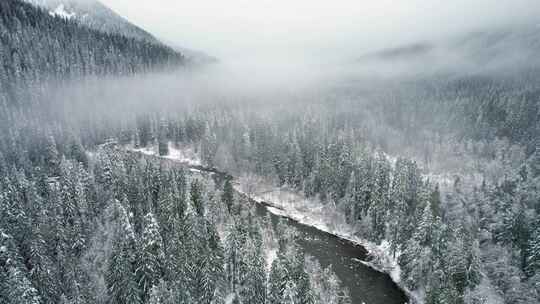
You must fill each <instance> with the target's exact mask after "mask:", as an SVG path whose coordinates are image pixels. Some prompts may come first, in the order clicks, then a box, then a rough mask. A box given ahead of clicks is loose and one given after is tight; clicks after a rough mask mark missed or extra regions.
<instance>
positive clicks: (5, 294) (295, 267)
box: [0, 0, 350, 304]
mask: <svg viewBox="0 0 540 304" xmlns="http://www.w3.org/2000/svg"><path fill="white" fill-rule="evenodd" d="M0 14H1V23H0V33H1V47H2V48H1V53H0V55H1V56H2V65H1V66H0V67H1V70H0V72H1V81H0V88H1V91H0V93H1V94H0V98H1V101H2V103H1V105H2V107H1V108H2V110H1V114H0V124H1V129H2V132H1V135H0V180H1V182H0V303H20V304H23V303H25V304H26V303H32V304H37V303H130V304H132V303H208V304H210V303H225V302H226V303H231V302H233V303H264V302H268V303H276V304H277V303H285V302H286V303H321V304H322V303H325V304H326V303H336V304H338V303H345V304H346V303H349V302H350V300H349V298H348V295H347V291H346V290H342V289H341V287H340V281H339V279H338V278H337V277H336V276H335V275H334V274H333V272H332V270H331V269H330V268H326V269H324V268H323V267H321V266H320V264H319V263H318V262H317V261H314V260H312V259H307V258H306V259H305V258H304V255H303V253H302V252H301V251H299V249H298V246H297V245H296V241H295V238H296V235H295V232H294V231H291V230H288V229H285V228H284V227H285V226H283V225H282V224H280V223H278V224H277V226H276V228H275V229H274V225H273V224H272V223H270V222H269V221H268V220H257V219H256V218H255V217H254V216H253V212H254V209H253V205H251V204H250V203H248V202H247V201H246V200H245V197H244V198H243V197H241V196H238V195H237V194H236V193H234V192H232V188H231V186H230V181H219V180H215V181H214V180H213V179H212V178H210V177H208V176H205V175H200V174H196V173H190V172H187V171H186V170H185V169H184V168H183V167H182V166H171V165H167V164H165V163H161V162H160V161H159V160H152V159H146V158H144V157H142V156H140V155H137V154H134V153H127V152H124V151H122V150H121V149H114V148H110V147H108V146H100V144H101V143H103V142H104V141H105V140H106V139H107V138H109V137H111V136H115V134H114V132H105V133H99V132H97V133H96V132H95V130H93V129H92V127H91V126H96V125H98V124H100V123H99V121H101V122H103V120H101V119H100V118H99V116H94V115H92V114H91V113H90V117H92V118H91V121H87V123H88V125H87V127H88V128H86V127H82V125H79V124H77V125H72V124H68V123H66V120H64V118H65V117H63V116H62V114H60V115H55V116H49V115H48V114H47V113H48V112H49V110H50V109H49V107H51V106H52V105H54V104H55V101H54V100H47V97H49V98H50V95H47V89H49V88H50V87H51V86H50V83H51V82H53V83H66V84H69V83H73V82H82V83H83V87H84V83H85V81H86V80H85V79H86V78H88V77H90V76H108V77H110V76H119V75H135V74H142V73H145V72H149V71H159V70H163V69H175V68H177V66H178V65H180V64H182V63H183V61H184V59H183V56H182V55H181V54H178V53H176V52H174V51H172V50H171V49H169V48H167V47H164V46H163V45H157V44H153V43H149V42H144V41H140V40H135V39H133V38H127V37H124V36H122V35H119V34H105V33H102V32H98V31H95V30H92V29H89V28H86V27H84V26H81V25H79V24H77V23H75V22H73V21H70V20H66V19H63V18H57V17H53V16H51V15H50V14H48V12H46V11H44V10H41V9H37V8H35V7H33V6H31V5H29V4H27V3H24V2H21V1H16V0H8V1H2V2H0ZM86 102H90V103H91V102H95V100H91V99H87V100H86ZM57 104H59V103H57ZM59 112H60V113H61V112H62V111H59ZM96 114H97V113H96ZM109 123H112V124H113V125H115V124H116V123H117V121H110V122H109ZM97 134H99V135H97ZM95 135H97V136H95ZM83 143H85V145H83ZM224 185H228V187H227V186H224ZM274 230H275V231H274ZM269 246H271V247H272V248H269ZM270 249H272V250H275V252H276V256H275V257H273V258H272V259H271V260H269V259H268V256H267V254H268V252H269V251H270ZM270 263H271V264H270ZM308 271H309V272H308ZM316 286H324V288H312V287H316Z"/></svg>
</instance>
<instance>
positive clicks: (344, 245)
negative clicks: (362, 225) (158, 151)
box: [162, 159, 408, 304]
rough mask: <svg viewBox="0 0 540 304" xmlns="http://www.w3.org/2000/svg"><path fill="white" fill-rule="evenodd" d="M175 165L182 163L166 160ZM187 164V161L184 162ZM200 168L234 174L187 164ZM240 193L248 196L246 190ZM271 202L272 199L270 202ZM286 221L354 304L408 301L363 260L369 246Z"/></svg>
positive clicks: (218, 176) (260, 207)
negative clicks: (335, 278) (329, 270)
mask: <svg viewBox="0 0 540 304" xmlns="http://www.w3.org/2000/svg"><path fill="white" fill-rule="evenodd" d="M162 160H163V161H167V162H169V163H171V164H174V165H180V164H181V163H179V162H176V161H174V160H166V159H162ZM182 165H184V166H185V164H182ZM187 167H188V168H190V169H194V170H197V171H200V172H206V173H210V174H212V175H213V176H214V179H215V180H216V182H217V183H219V184H220V183H221V182H222V181H223V179H224V178H232V177H231V176H230V175H228V174H227V173H224V172H220V171H219V170H216V169H209V168H206V167H203V166H187ZM237 194H238V195H242V196H245V195H244V194H242V193H237ZM250 201H251V202H252V203H253V204H256V208H257V214H258V215H259V216H261V217H263V216H266V215H268V214H269V215H270V217H271V219H272V221H273V222H274V223H275V222H277V220H278V219H279V218H280V216H278V215H275V214H273V213H271V212H269V211H268V209H267V206H266V205H265V204H262V203H259V202H256V201H254V200H250ZM269 203H270V202H269ZM282 218H283V219H284V221H285V223H286V224H288V225H291V226H292V227H294V228H296V229H297V230H298V232H299V233H300V237H299V245H300V247H301V249H302V250H303V251H304V253H305V254H307V255H310V256H312V257H314V258H315V259H317V260H318V261H319V263H320V264H321V266H323V267H328V266H332V269H333V271H334V272H335V274H336V275H337V276H338V278H339V279H340V280H341V282H342V286H343V287H345V288H347V289H348V290H349V294H350V297H351V301H352V304H362V303H365V304H403V303H406V302H407V301H408V298H407V296H406V295H405V293H404V292H403V291H402V290H401V289H400V288H399V287H398V286H397V285H396V284H395V283H394V282H393V281H392V279H391V278H390V276H389V275H388V274H385V273H382V272H379V271H377V270H375V269H373V268H371V267H369V266H367V265H364V264H363V263H362V262H361V261H366V260H367V258H368V255H367V250H366V249H365V248H364V247H362V246H360V245H357V244H355V243H353V242H351V241H348V240H344V239H341V238H339V237H337V236H335V235H332V234H330V233H327V232H324V231H321V230H319V229H317V228H314V227H311V226H307V225H304V224H301V223H298V222H296V221H294V220H291V219H289V218H286V217H282Z"/></svg>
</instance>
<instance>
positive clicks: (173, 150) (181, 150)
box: [127, 142, 202, 166]
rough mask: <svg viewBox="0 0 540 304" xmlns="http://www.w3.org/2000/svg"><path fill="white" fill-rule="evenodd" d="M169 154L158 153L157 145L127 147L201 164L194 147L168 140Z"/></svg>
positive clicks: (183, 162)
mask: <svg viewBox="0 0 540 304" xmlns="http://www.w3.org/2000/svg"><path fill="white" fill-rule="evenodd" d="M168 145H169V154H168V155H159V153H158V147H157V146H150V147H144V148H134V147H127V149H128V150H131V151H134V152H140V153H143V154H146V155H152V156H157V157H161V158H165V159H170V160H174V161H177V162H179V163H182V164H186V165H188V166H200V165H201V164H202V162H201V159H200V157H199V155H198V154H197V153H196V152H195V149H194V148H192V147H176V146H175V145H174V144H172V143H171V142H169V144H168Z"/></svg>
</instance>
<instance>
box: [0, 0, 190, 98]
mask: <svg viewBox="0 0 540 304" xmlns="http://www.w3.org/2000/svg"><path fill="white" fill-rule="evenodd" d="M0 39H1V42H2V51H1V53H0V56H1V58H0V62H1V64H0V88H2V89H1V92H2V98H3V99H5V101H4V102H5V103H7V104H12V103H24V104H26V103H28V102H31V101H30V100H28V99H32V97H33V96H32V95H29V94H26V92H27V91H28V90H27V89H26V88H27V87H35V86H39V85H41V84H42V83H44V82H45V83H46V82H48V81H51V80H66V79H74V78H77V77H82V76H90V75H111V74H113V75H119V74H123V75H126V74H133V73H136V72H145V71H150V70H158V69H160V68H164V67H172V66H175V65H178V64H182V63H183V56H182V55H181V54H179V53H177V52H175V51H173V50H172V49H170V48H168V47H166V46H164V45H159V44H155V43H151V42H146V41H141V40H137V39H134V38H127V37H125V36H122V35H120V34H107V33H103V32H99V31H97V30H93V29H90V28H87V27H84V26H82V25H80V24H78V23H77V22H75V21H70V20H67V19H64V18H58V17H53V16H51V15H50V14H49V13H48V12H46V11H45V10H43V9H38V8H36V7H34V6H32V5H30V4H28V3H25V2H22V1H18V0H6V1H2V2H1V3H0ZM21 94H22V95H21Z"/></svg>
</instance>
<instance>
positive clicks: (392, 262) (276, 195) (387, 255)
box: [127, 144, 423, 304]
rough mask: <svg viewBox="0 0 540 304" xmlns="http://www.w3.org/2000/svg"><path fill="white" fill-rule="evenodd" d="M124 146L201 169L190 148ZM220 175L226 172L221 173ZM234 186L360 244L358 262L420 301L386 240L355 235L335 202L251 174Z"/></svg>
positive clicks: (269, 207)
mask: <svg viewBox="0 0 540 304" xmlns="http://www.w3.org/2000/svg"><path fill="white" fill-rule="evenodd" d="M127 149H128V150H130V151H134V152H139V153H142V154H145V155H149V156H155V157H160V158H164V159H168V160H171V161H175V162H178V163H181V164H183V165H186V166H188V167H194V168H195V169H196V170H201V169H203V168H204V166H202V164H201V160H200V158H199V157H198V155H197V153H196V151H195V149H193V148H192V147H185V148H182V149H178V148H176V147H174V146H173V145H172V144H169V154H168V155H166V156H159V154H158V153H157V147H147V148H133V147H127ZM203 170H204V169H203ZM207 171H210V172H214V173H215V172H219V171H218V170H216V169H215V168H212V169H207ZM223 174H227V173H224V172H223ZM233 187H234V189H235V191H237V192H238V193H239V194H242V195H245V196H247V197H248V198H249V199H250V200H251V201H254V202H256V203H259V204H261V205H264V206H265V207H266V208H267V210H268V211H269V212H270V213H272V214H274V215H277V216H281V217H285V218H289V219H291V220H293V221H295V222H298V223H299V224H302V225H305V226H310V227H313V228H315V229H317V230H320V231H322V232H325V233H328V234H331V235H333V236H335V237H337V238H340V239H342V240H345V241H347V242H350V243H352V244H354V245H356V246H362V247H363V248H364V249H365V250H366V251H367V252H368V256H369V258H370V259H369V261H361V260H358V263H362V264H363V265H365V266H368V267H370V268H372V269H374V270H376V271H378V272H382V273H386V274H387V275H388V276H389V277H390V278H391V279H392V281H393V282H394V283H395V284H396V286H398V287H399V288H400V289H401V290H402V291H403V292H404V293H405V294H406V295H407V296H408V298H409V301H410V302H411V303H418V304H421V303H422V302H423V301H422V300H421V298H422V297H421V296H420V295H419V294H416V293H414V292H411V291H410V290H408V289H407V288H406V287H405V286H404V284H403V283H402V282H401V280H400V274H401V269H400V267H399V265H398V263H397V259H398V257H399V253H398V254H396V255H395V256H393V255H392V254H391V252H390V244H389V243H388V242H386V241H383V242H382V243H381V244H379V245H377V244H374V243H373V242H370V241H368V240H366V239H363V238H361V237H360V236H358V231H360V229H359V227H352V226H351V225H349V224H347V222H346V220H345V218H344V217H343V215H342V214H341V212H339V210H337V207H336V206H335V205H333V204H322V203H321V202H318V201H316V200H311V199H307V198H305V197H303V195H302V194H300V193H297V192H295V191H292V190H289V189H287V188H279V187H276V186H273V185H271V184H270V183H268V182H266V181H265V180H264V179H262V178H260V177H256V176H253V175H243V176H240V177H239V178H237V179H236V180H235V182H234V183H233Z"/></svg>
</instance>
